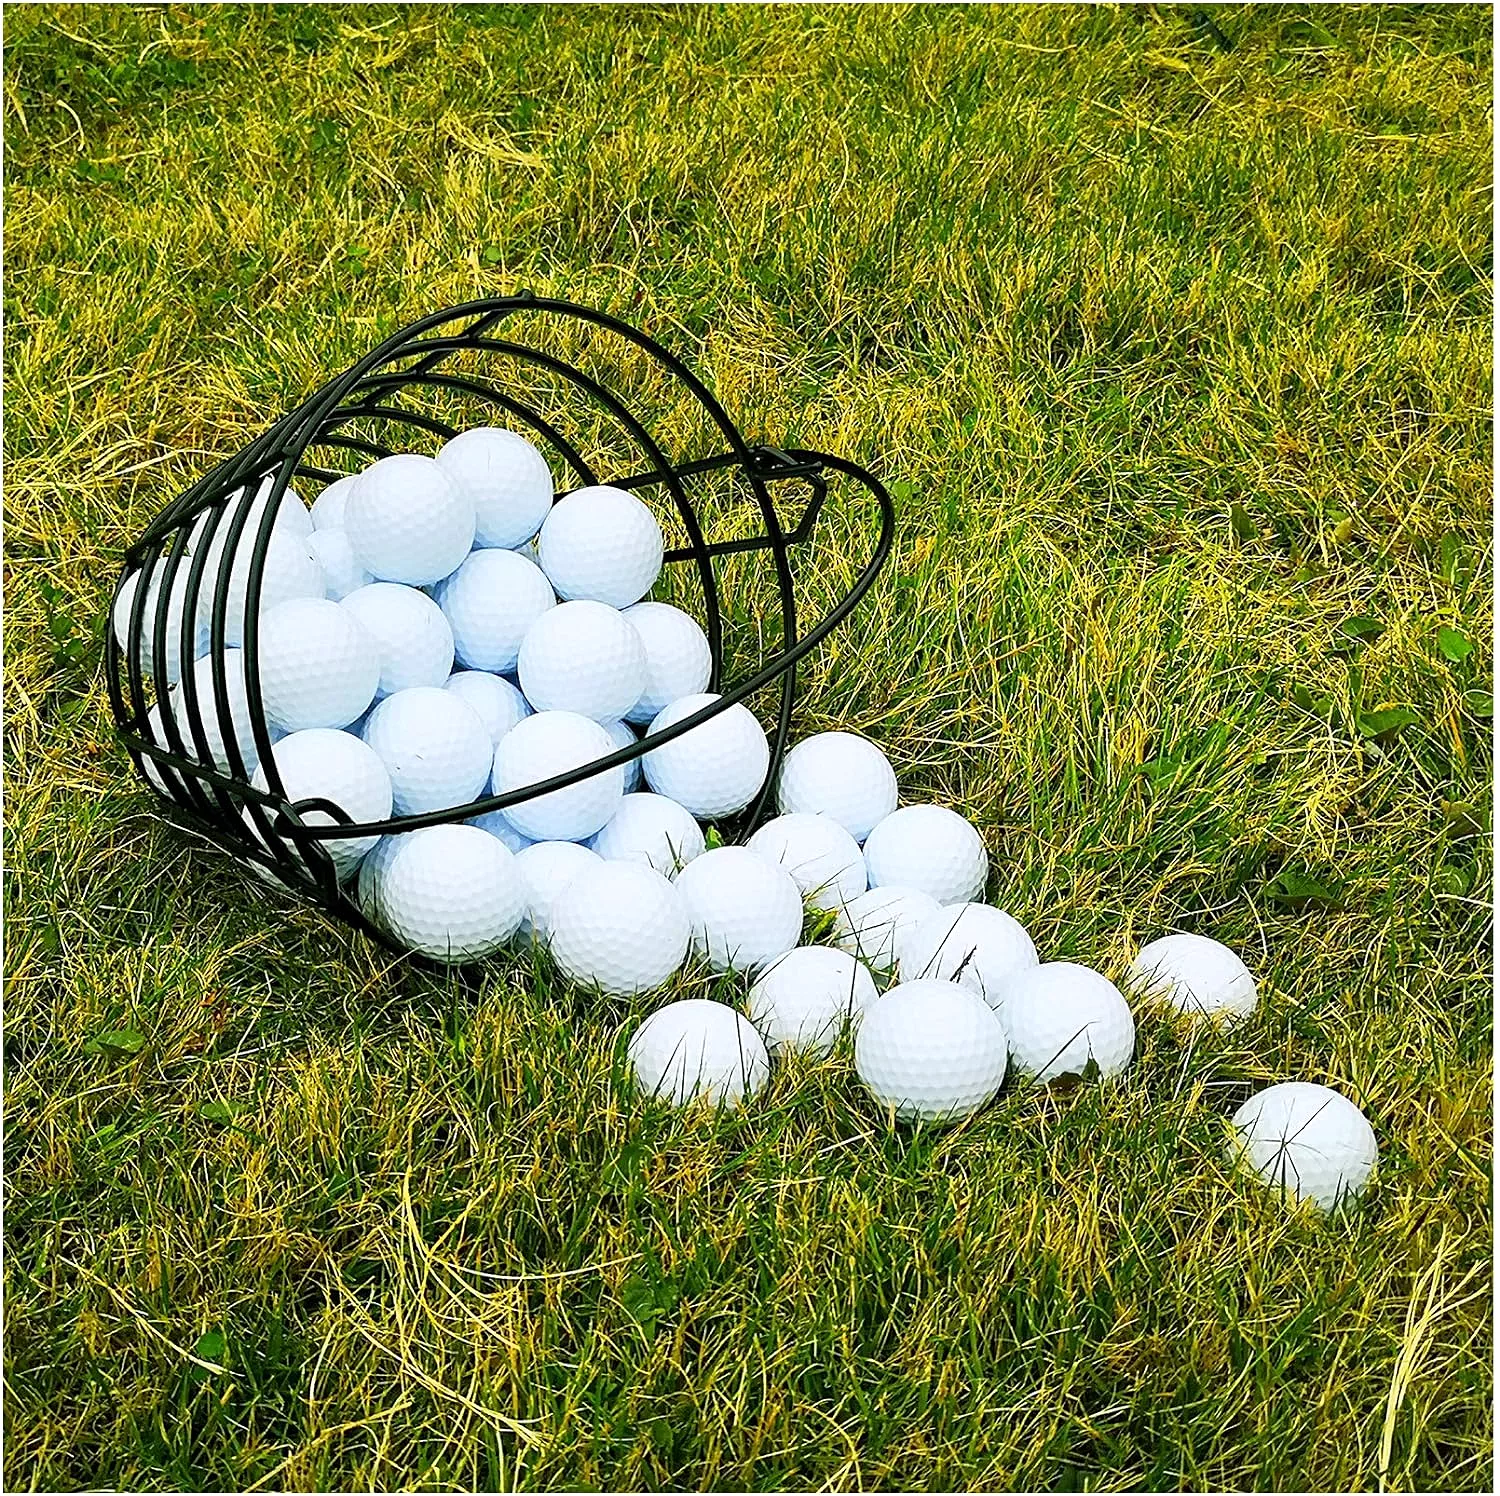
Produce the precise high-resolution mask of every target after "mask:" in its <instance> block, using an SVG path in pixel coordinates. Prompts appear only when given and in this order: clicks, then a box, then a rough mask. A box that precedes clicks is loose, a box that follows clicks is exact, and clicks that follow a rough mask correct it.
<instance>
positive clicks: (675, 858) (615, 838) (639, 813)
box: [589, 794, 703, 878]
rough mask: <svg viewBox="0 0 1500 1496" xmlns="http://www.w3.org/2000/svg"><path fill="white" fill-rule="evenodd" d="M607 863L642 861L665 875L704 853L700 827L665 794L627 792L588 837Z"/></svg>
mask: <svg viewBox="0 0 1500 1496" xmlns="http://www.w3.org/2000/svg"><path fill="white" fill-rule="evenodd" d="M589 845H590V846H591V847H592V848H593V849H594V850H595V851H596V852H597V853H598V854H599V855H600V856H601V857H602V858H604V859H605V860H606V861H607V862H644V863H647V864H649V865H650V866H651V867H654V868H655V869H656V871H657V872H659V873H664V874H665V875H666V876H667V877H668V878H671V877H674V876H675V875H676V874H677V873H679V872H680V871H681V870H682V869H683V868H685V867H686V866H687V865H688V863H690V862H691V861H692V860H693V858H695V857H700V856H702V854H703V828H702V827H701V826H699V824H698V823H697V821H695V820H694V819H693V818H692V816H690V815H689V814H688V813H687V811H685V810H684V809H683V808H682V806H680V805H679V804H678V803H677V802H676V801H675V800H669V799H667V797H666V796H665V795H645V794H627V795H626V796H625V798H624V799H623V800H621V801H620V804H619V808H618V809H617V810H616V811H615V813H614V814H613V815H612V816H611V817H610V818H609V820H607V821H606V822H605V823H604V825H603V827H601V828H600V830H599V831H598V832H596V833H595V835H594V836H593V837H592V838H591V839H590V841H589Z"/></svg>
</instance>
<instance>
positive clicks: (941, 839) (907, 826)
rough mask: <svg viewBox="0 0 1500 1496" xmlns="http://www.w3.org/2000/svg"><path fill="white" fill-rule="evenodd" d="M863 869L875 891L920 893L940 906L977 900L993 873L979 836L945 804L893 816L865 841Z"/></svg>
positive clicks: (912, 807) (912, 808) (911, 807)
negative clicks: (897, 889)
mask: <svg viewBox="0 0 1500 1496" xmlns="http://www.w3.org/2000/svg"><path fill="white" fill-rule="evenodd" d="M865 865H866V867H868V869H869V872H870V887H871V888H880V887H883V886H884V885H885V884H888V883H893V884H896V885H897V886H898V887H901V888H920V889H921V890H922V892H923V893H930V894H931V895H932V896H933V898H935V899H936V900H937V901H938V903H940V904H967V903H968V902H969V901H970V900H971V899H977V898H979V897H980V895H982V894H983V893H984V883H985V879H986V878H987V877H988V876H989V870H990V867H989V859H988V857H986V855H985V851H984V842H983V841H982V840H981V839H980V836H979V833H978V832H977V831H976V830H975V829H974V828H973V827H972V826H971V825H970V824H969V823H968V822H967V821H966V820H964V818H963V817H962V816H961V815H959V814H958V813H957V811H952V810H949V809H948V808H947V806H945V805H907V806H905V807H903V808H902V809H901V810H895V811H892V812H891V814H890V815H888V816H886V817H885V819H884V820H882V821H881V822H880V823H879V824H878V825H877V826H876V827H875V828H874V830H872V831H871V832H870V834H869V836H868V837H867V838H866V839H865Z"/></svg>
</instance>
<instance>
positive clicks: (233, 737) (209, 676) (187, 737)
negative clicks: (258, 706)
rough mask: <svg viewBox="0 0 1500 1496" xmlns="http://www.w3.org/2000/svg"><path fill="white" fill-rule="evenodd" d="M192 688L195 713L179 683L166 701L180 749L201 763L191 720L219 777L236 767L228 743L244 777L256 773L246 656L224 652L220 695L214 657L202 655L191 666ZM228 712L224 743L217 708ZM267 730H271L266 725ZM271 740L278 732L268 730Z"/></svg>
mask: <svg viewBox="0 0 1500 1496" xmlns="http://www.w3.org/2000/svg"><path fill="white" fill-rule="evenodd" d="M192 682H193V688H194V691H195V692H196V699H195V703H194V709H193V711H192V712H191V713H190V711H189V708H188V703H187V685H186V683H185V682H183V681H179V682H178V683H177V685H175V686H174V687H173V688H172V694H171V696H170V697H169V698H168V699H169V701H170V702H171V707H172V716H173V718H174V719H175V721H176V723H177V727H178V731H179V732H181V733H182V741H183V746H184V747H185V748H186V749H187V751H188V756H189V757H191V758H196V759H200V760H201V759H202V753H201V751H200V749H199V747H198V740H197V738H196V737H195V736H194V734H193V727H192V720H191V719H192V717H193V716H194V715H196V717H197V720H198V721H199V722H200V723H201V724H202V726H203V735H204V739H205V740H206V742H207V744H208V752H209V759H210V761H211V762H212V763H213V765H214V767H215V768H216V769H218V770H219V772H220V773H221V774H233V773H235V772H236V769H235V766H234V765H233V764H232V763H231V762H230V753H229V747H228V743H229V742H233V743H234V745H235V747H236V748H238V749H239V755H240V761H241V763H242V764H243V766H244V770H245V772H246V773H247V774H253V773H254V772H255V765H256V762H257V760H258V757H259V753H258V750H257V748H256V746H255V727H254V721H253V718H252V717H251V714H250V693H249V691H248V690H247V688H246V684H245V656H244V652H243V651H242V650H238V649H226V650H225V651H224V692H223V693H222V694H221V693H220V692H219V690H218V688H217V686H216V685H215V683H214V657H213V656H212V655H204V656H203V657H202V658H201V659H200V660H197V661H196V662H195V663H194V665H193V670H192ZM221 705H224V706H227V707H228V708H229V738H228V739H227V740H226V738H225V736H224V729H223V726H222V724H221V722H220V717H219V708H220V706H221ZM268 726H270V725H269V724H268ZM270 735H271V740H272V741H273V742H274V741H275V740H276V739H277V737H279V736H284V734H283V733H282V732H281V731H280V729H278V728H276V727H274V726H270Z"/></svg>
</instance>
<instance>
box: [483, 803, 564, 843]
mask: <svg viewBox="0 0 1500 1496" xmlns="http://www.w3.org/2000/svg"><path fill="white" fill-rule="evenodd" d="M464 825H465V826H478V827H479V829H480V830H481V831H488V832H489V834H490V835H491V836H496V837H499V839H500V840H501V841H502V842H504V843H505V845H506V846H507V847H509V848H510V849H511V851H512V852H524V851H525V850H526V848H527V847H534V846H536V845H537V843H536V842H535V841H533V840H532V839H531V837H529V836H522V835H521V833H520V832H519V831H517V830H516V828H515V827H514V826H512V825H511V823H510V822H509V821H508V820H507V819H506V818H505V812H504V811H503V810H487V811H485V812H484V814H483V815H477V816H470V817H469V818H468V820H466V821H465V822H464ZM560 845H562V846H571V845H572V843H571V842H563V843H561V844H560Z"/></svg>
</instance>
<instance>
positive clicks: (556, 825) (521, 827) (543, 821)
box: [490, 712, 625, 841]
mask: <svg viewBox="0 0 1500 1496" xmlns="http://www.w3.org/2000/svg"><path fill="white" fill-rule="evenodd" d="M613 747H614V745H613V744H612V743H611V742H610V738H609V734H608V733H607V732H605V730H604V729H603V728H602V727H601V726H600V725H599V724H598V723H597V722H595V721H593V720H592V719H591V718H589V717H583V716H580V715H579V714H578V713H577V712H537V713H535V714H534V715H533V716H530V717H526V718H524V719H523V720H522V721H520V722H517V723H516V725H515V726H514V727H513V728H511V730H510V731H509V732H508V733H506V734H505V736H504V737H503V738H501V739H500V742H499V744H498V745H497V746H496V748H495V769H494V777H493V779H492V781H491V784H490V791H491V793H492V794H496V795H504V794H509V793H510V792H511V791H512V790H519V789H524V788H525V787H526V786H527V785H532V784H541V783H542V782H543V781H544V780H547V779H550V778H552V776H553V775H555V774H562V773H566V772H567V770H569V769H574V768H578V767H580V766H581V765H583V764H591V763H593V762H594V761H595V760H596V759H599V758H603V757H604V755H605V754H607V753H610V752H612V751H613ZM624 793H625V773H624V770H623V769H620V768H618V767H616V768H613V769H603V770H601V771H600V772H599V773H597V774H591V775H589V776H588V778H586V779H582V780H580V781H579V782H578V783H577V784H573V785H569V786H568V787H567V788H566V789H560V790H551V791H549V792H548V793H547V794H545V795H535V796H533V797H532V798H531V799H529V800H521V801H519V802H518V803H516V804H515V805H511V806H508V807H507V808H506V810H505V816H506V819H507V820H508V821H510V823H511V824H512V825H513V826H515V828H516V829H517V830H518V831H520V832H522V833H523V834H524V835H526V836H529V837H531V838H532V840H534V841H582V840H583V838H584V837H586V836H592V835H593V834H594V833H595V832H596V831H597V830H598V829H599V828H600V827H601V826H602V825H603V824H604V823H605V822H606V821H607V820H608V819H609V818H610V817H611V816H612V815H613V814H614V813H615V811H616V810H617V809H619V805H620V799H621V797H622V796H623V795H624Z"/></svg>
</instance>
